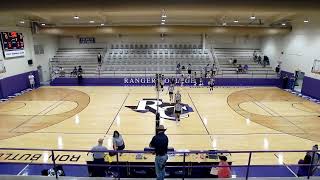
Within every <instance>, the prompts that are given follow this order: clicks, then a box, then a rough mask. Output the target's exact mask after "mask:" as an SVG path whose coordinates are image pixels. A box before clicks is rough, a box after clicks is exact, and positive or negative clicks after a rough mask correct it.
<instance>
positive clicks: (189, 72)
mask: <svg viewBox="0 0 320 180" xmlns="http://www.w3.org/2000/svg"><path fill="white" fill-rule="evenodd" d="M187 70H188V76H189V77H188V78H191V73H192V70H191V64H188V68H187Z"/></svg>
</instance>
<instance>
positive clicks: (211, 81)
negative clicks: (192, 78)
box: [208, 76, 214, 92]
mask: <svg viewBox="0 0 320 180" xmlns="http://www.w3.org/2000/svg"><path fill="white" fill-rule="evenodd" d="M208 84H209V87H210V89H209V91H210V92H211V91H213V86H214V79H213V76H212V77H211V78H210V80H209V83H208Z"/></svg>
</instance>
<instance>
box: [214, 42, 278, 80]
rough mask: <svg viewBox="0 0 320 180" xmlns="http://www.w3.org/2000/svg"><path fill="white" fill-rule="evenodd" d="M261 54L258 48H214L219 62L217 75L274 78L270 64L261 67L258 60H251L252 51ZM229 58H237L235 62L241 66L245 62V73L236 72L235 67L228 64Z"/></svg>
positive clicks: (274, 74)
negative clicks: (246, 68) (246, 69)
mask: <svg viewBox="0 0 320 180" xmlns="http://www.w3.org/2000/svg"><path fill="white" fill-rule="evenodd" d="M254 51H256V52H257V54H258V55H259V54H260V55H261V54H262V52H261V50H260V49H239V48H216V49H214V53H215V55H216V57H217V59H218V62H219V67H220V68H219V69H220V71H219V77H243V78H247V77H253V78H276V77H277V75H276V73H275V72H274V70H273V69H272V67H271V66H270V65H266V66H265V67H263V66H262V65H261V64H259V63H258V62H254V61H253V52H254ZM230 59H232V60H233V59H237V64H241V65H242V66H243V65H245V64H247V65H248V67H249V68H248V71H247V72H246V73H237V72H236V70H237V68H236V67H235V66H234V65H232V64H230V62H229V60H230Z"/></svg>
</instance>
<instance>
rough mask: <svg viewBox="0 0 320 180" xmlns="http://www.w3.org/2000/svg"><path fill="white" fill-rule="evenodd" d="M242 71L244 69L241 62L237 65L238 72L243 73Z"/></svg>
mask: <svg viewBox="0 0 320 180" xmlns="http://www.w3.org/2000/svg"><path fill="white" fill-rule="evenodd" d="M241 72H243V69H242V66H241V64H239V65H238V67H237V73H241Z"/></svg>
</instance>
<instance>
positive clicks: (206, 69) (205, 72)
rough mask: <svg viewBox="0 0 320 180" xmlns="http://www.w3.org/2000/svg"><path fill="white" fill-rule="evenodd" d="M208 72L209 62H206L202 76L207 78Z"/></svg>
mask: <svg viewBox="0 0 320 180" xmlns="http://www.w3.org/2000/svg"><path fill="white" fill-rule="evenodd" d="M208 72H209V64H207V65H206V66H205V67H204V78H207V75H208Z"/></svg>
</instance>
